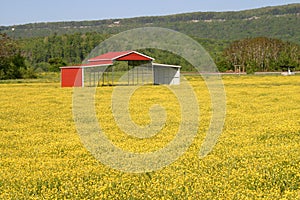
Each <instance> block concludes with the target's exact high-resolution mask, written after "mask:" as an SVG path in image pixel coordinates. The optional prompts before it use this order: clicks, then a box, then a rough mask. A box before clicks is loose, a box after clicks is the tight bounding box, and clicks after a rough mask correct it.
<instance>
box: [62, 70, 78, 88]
mask: <svg viewBox="0 0 300 200" xmlns="http://www.w3.org/2000/svg"><path fill="white" fill-rule="evenodd" d="M82 78H83V77H82V69H81V68H65V69H61V87H82V86H83V85H82V80H83V79H82Z"/></svg>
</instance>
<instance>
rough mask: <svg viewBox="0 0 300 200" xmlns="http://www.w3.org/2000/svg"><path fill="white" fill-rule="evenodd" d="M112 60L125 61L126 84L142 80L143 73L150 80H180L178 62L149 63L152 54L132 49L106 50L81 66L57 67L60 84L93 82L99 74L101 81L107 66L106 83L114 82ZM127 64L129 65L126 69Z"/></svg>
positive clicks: (79, 85) (93, 84)
mask: <svg viewBox="0 0 300 200" xmlns="http://www.w3.org/2000/svg"><path fill="white" fill-rule="evenodd" d="M116 61H126V62H128V65H127V66H128V72H127V73H128V75H127V76H128V82H127V85H130V84H133V85H134V84H140V83H144V80H145V77H150V76H151V77H152V78H151V79H152V80H151V82H152V84H168V85H178V84H180V66H176V65H166V64H157V63H153V61H154V58H151V57H149V56H147V55H144V54H141V53H139V52H136V51H122V52H108V53H106V54H102V55H100V56H97V57H94V58H91V59H89V60H88V63H87V64H83V65H81V66H66V67H61V68H60V69H61V87H85V86H97V85H99V82H100V78H102V80H103V85H104V79H105V74H106V76H107V77H106V78H107V79H108V78H109V75H108V72H107V71H108V70H107V69H110V70H109V73H110V74H111V75H110V76H111V84H109V85H114V79H115V73H116V72H114V62H116ZM129 65H131V66H132V67H133V69H132V70H130V71H129ZM137 66H139V67H137ZM108 67H109V68H108ZM140 76H141V77H140ZM115 82H116V81H115Z"/></svg>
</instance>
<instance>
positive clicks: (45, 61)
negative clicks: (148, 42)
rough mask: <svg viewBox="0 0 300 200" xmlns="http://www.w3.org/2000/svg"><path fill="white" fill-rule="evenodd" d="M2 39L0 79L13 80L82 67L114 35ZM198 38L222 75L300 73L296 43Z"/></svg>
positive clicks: (159, 58)
mask: <svg viewBox="0 0 300 200" xmlns="http://www.w3.org/2000/svg"><path fill="white" fill-rule="evenodd" d="M0 36H1V37H0V79H10V78H26V77H34V72H35V73H38V72H47V71H54V72H55V71H56V72H57V71H59V67H61V66H66V65H77V64H81V62H82V61H83V60H84V59H85V58H86V57H87V56H88V54H89V53H90V52H91V51H92V49H94V48H95V47H96V46H97V45H98V44H100V43H101V42H102V41H104V40H105V39H107V38H108V37H109V36H110V35H107V34H99V33H96V32H90V33H84V34H82V33H75V34H70V35H67V34H65V35H57V34H53V35H51V36H46V37H38V38H27V39H19V40H13V39H11V38H9V37H8V36H7V35H5V34H1V35H0ZM194 39H195V40H196V41H198V42H199V43H200V44H201V45H202V46H203V47H204V48H205V49H206V50H207V51H208V52H209V53H210V55H211V57H212V58H213V60H214V61H215V63H216V64H217V67H218V69H219V71H222V72H224V71H229V70H234V66H237V65H239V66H242V67H244V68H245V69H246V71H247V73H253V72H256V71H278V70H281V69H280V66H282V65H291V66H295V67H296V70H300V46H299V45H298V44H295V43H291V42H286V41H282V40H279V39H273V38H267V37H258V38H246V39H242V40H237V41H234V42H230V41H224V40H212V39H199V38H194ZM139 51H140V52H141V53H145V54H147V55H149V56H151V57H154V58H156V62H161V63H168V64H174V65H181V66H182V70H183V71H192V70H194V67H193V66H191V65H190V64H189V63H188V62H187V61H186V60H184V59H183V58H181V57H179V56H177V55H174V54H172V53H170V52H167V51H161V50H157V49H144V50H139Z"/></svg>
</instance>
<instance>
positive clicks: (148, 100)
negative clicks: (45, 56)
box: [0, 75, 300, 199]
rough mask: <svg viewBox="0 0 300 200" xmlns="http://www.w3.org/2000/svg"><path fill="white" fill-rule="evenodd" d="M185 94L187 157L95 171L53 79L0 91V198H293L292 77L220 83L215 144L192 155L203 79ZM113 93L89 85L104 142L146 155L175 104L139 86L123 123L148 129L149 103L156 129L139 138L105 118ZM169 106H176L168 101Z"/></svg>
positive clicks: (299, 104)
mask: <svg viewBox="0 0 300 200" xmlns="http://www.w3.org/2000/svg"><path fill="white" fill-rule="evenodd" d="M187 79H188V80H189V81H190V84H191V85H192V86H193V87H194V90H195V93H196V95H197V99H198V102H199V108H200V113H201V118H200V126H199V129H198V134H197V136H196V138H195V139H194V142H193V144H192V145H191V146H190V148H189V149H188V151H187V152H185V154H184V155H183V156H181V157H180V158H179V159H178V160H176V161H175V162H174V163H172V164H171V165H169V166H167V167H165V168H163V169H161V170H158V171H154V172H147V173H125V172H121V171H118V170H115V169H111V168H110V167H108V166H106V165H104V164H102V163H101V162H99V161H98V160H96V159H95V158H94V157H93V156H92V155H91V153H90V152H89V151H88V150H86V148H85V147H84V146H83V144H82V142H81V140H80V137H79V135H78V133H77V131H76V126H75V123H74V120H73V114H72V94H73V92H74V91H73V89H72V88H61V87H60V84H59V83H58V82H48V83H47V82H31V83H30V82H21V83H17V82H14V83H5V82H4V83H1V84H0V97H1V98H0V199H260V198H264V199H298V198H300V77H299V75H297V76H291V77H283V76H223V82H224V86H225V90H226V104H227V108H226V120H225V125H224V129H223V132H222V134H221V136H220V137H219V140H218V143H217V144H216V146H215V147H214V149H213V151H212V152H210V154H209V155H208V156H206V157H204V158H202V159H200V158H199V157H198V152H199V149H200V147H201V144H202V142H203V139H204V137H205V133H206V130H207V129H208V127H209V122H210V118H211V106H210V96H209V92H208V90H207V88H206V85H205V82H204V81H203V80H202V79H201V78H200V77H196V76H188V77H187ZM112 90H113V87H99V88H98V89H97V93H96V109H97V116H98V120H99V123H101V126H102V128H103V130H104V132H105V133H106V134H107V136H108V137H109V138H110V140H111V141H112V142H113V143H114V144H115V145H117V146H119V147H120V148H122V149H125V150H128V151H133V152H152V151H155V150H158V149H160V148H163V147H164V146H165V145H167V144H168V142H170V141H171V140H172V138H173V137H174V136H175V133H176V131H177V130H178V124H179V123H180V119H178V117H176V116H178V115H179V113H178V112H180V109H179V106H178V104H177V103H178V102H177V100H176V97H175V96H174V94H173V93H172V92H170V91H169V90H168V89H167V88H165V87H164V86H143V87H140V88H139V89H138V90H137V91H136V92H135V93H134V94H133V96H132V98H131V100H130V113H131V117H132V120H133V121H135V122H136V123H137V124H140V125H145V124H147V123H150V121H151V120H150V117H149V115H148V110H149V108H150V107H151V105H153V104H160V105H162V106H163V107H164V108H165V109H166V111H167V116H168V117H167V121H166V126H165V127H164V128H163V129H162V130H161V133H159V134H157V135H156V136H154V137H152V138H148V139H135V138H133V137H129V136H127V135H126V134H124V133H122V132H121V131H120V130H119V129H118V127H117V126H116V124H115V122H114V118H113V116H112V114H111V94H112ZM176 102H177V103H176Z"/></svg>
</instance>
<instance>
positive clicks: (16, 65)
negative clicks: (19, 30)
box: [0, 34, 27, 79]
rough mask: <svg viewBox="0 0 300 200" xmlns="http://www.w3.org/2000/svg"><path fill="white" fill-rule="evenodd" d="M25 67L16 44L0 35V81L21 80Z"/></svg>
mask: <svg viewBox="0 0 300 200" xmlns="http://www.w3.org/2000/svg"><path fill="white" fill-rule="evenodd" d="M26 70H27V66H26V64H25V58H24V57H23V56H22V55H21V51H20V49H19V48H18V46H17V43H16V42H15V41H14V40H12V39H11V38H9V37H8V36H7V35H6V34H0V79H16V78H23V77H24V76H25V74H26Z"/></svg>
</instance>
